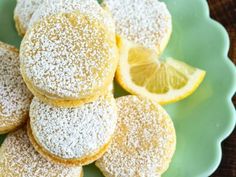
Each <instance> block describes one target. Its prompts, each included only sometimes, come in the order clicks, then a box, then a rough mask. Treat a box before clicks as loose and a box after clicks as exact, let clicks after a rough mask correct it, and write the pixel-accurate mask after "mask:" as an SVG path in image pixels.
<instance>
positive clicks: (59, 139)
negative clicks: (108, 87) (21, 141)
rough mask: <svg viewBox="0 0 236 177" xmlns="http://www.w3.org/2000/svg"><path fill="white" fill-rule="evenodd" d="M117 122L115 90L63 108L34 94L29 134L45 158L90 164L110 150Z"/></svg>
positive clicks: (60, 161) (65, 162)
mask: <svg viewBox="0 0 236 177" xmlns="http://www.w3.org/2000/svg"><path fill="white" fill-rule="evenodd" d="M116 122H117V113H116V103H115V99H114V98H113V95H112V94H111V93H109V94H107V95H106V96H101V97H99V99H98V100H96V101H94V102H91V103H87V104H84V105H81V106H79V107H77V108H59V107H53V106H50V105H47V104H45V103H43V102H41V101H40V100H39V99H38V98H34V99H33V101H32V104H31V107H30V122H29V123H28V135H29V137H30V140H31V142H32V144H33V146H34V147H35V149H36V150H37V151H38V152H39V153H41V154H42V155H43V156H44V157H45V158H47V159H48V160H51V161H53V162H56V163H62V164H65V165H87V164H89V163H92V162H93V161H95V160H97V159H98V158H99V157H101V156H102V154H104V152H105V151H106V150H107V148H108V146H109V144H110V141H111V138H112V136H113V134H114V131H115V127H116Z"/></svg>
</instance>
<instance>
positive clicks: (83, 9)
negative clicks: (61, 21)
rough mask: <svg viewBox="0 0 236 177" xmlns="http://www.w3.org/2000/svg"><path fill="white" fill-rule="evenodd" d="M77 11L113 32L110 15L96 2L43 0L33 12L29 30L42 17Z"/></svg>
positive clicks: (88, 0) (87, 0) (90, 0)
mask: <svg viewBox="0 0 236 177" xmlns="http://www.w3.org/2000/svg"><path fill="white" fill-rule="evenodd" d="M76 10H77V11H79V12H80V13H82V14H86V15H88V17H89V18H91V19H96V20H98V21H100V22H102V23H103V24H104V25H106V26H107V29H109V30H111V31H113V33H114V32H115V24H114V21H113V19H112V18H111V15H110V14H109V13H108V12H106V11H105V10H103V9H102V8H101V6H100V5H99V4H98V2H97V1H96V0H48V1H46V0H44V3H42V4H41V5H40V6H39V8H38V9H37V10H36V11H35V12H34V15H33V16H32V18H31V20H30V24H29V28H30V27H32V26H33V24H34V23H35V22H37V21H38V20H40V19H42V18H43V17H46V16H49V15H54V14H57V13H59V12H61V13H70V12H73V11H76Z"/></svg>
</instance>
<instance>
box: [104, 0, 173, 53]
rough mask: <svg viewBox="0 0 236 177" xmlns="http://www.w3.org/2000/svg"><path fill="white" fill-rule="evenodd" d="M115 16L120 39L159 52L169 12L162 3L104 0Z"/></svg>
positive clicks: (169, 28) (154, 0)
mask: <svg viewBox="0 0 236 177" xmlns="http://www.w3.org/2000/svg"><path fill="white" fill-rule="evenodd" d="M102 5H103V7H104V8H106V9H108V10H109V11H110V12H111V13H112V16H113V18H114V20H115V23H116V32H117V35H118V36H120V37H121V39H124V40H127V42H131V43H134V44H136V45H140V46H143V47H145V48H150V49H153V50H155V51H156V52H157V53H158V54H161V53H162V51H163V50H164V48H165V47H166V45H167V43H168V41H169V38H170V35H171V32H172V20H171V15H170V13H169V11H168V9H167V7H166V5H165V3H163V2H160V1H157V0H143V1H140V0H104V1H103V4H102Z"/></svg>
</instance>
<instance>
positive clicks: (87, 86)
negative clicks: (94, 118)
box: [20, 11, 118, 107]
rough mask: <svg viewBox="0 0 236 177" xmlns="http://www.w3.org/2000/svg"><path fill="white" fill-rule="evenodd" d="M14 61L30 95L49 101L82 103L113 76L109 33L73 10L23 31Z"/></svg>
mask: <svg viewBox="0 0 236 177" xmlns="http://www.w3.org/2000/svg"><path fill="white" fill-rule="evenodd" d="M20 61H21V73H22V75H23V78H24V80H25V82H26V84H27V85H28V88H29V89H30V90H31V91H32V92H33V94H34V95H36V96H38V97H39V98H41V97H44V96H45V97H47V98H48V100H51V101H50V102H51V104H54V105H55V104H56V103H57V102H60V103H61V104H60V106H62V105H63V104H64V105H65V106H68V107H71V102H75V104H76V105H79V104H83V103H86V102H89V101H92V100H95V99H96V98H97V96H98V95H103V94H104V92H105V91H107V89H108V87H109V85H110V84H111V82H112V80H113V78H114V74H115V70H116V67H117V62H118V51H117V47H116V38H115V34H113V33H112V32H110V30H107V28H106V27H105V26H104V25H103V24H101V23H100V22H99V21H97V20H95V19H94V20H92V19H91V18H89V17H88V16H86V15H84V14H81V13H80V12H79V11H76V12H73V13H59V14H56V15H52V16H47V17H45V18H43V19H42V20H40V21H39V22H37V23H35V25H34V26H33V27H32V28H31V29H30V30H28V32H27V34H26V35H25V37H24V39H23V41H22V44H21V50H20ZM39 95H41V97H40V96H39ZM91 98H93V99H91ZM84 100H88V101H85V102H84ZM43 101H44V100H43ZM68 103H69V104H68Z"/></svg>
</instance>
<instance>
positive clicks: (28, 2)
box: [14, 0, 45, 33]
mask: <svg viewBox="0 0 236 177" xmlns="http://www.w3.org/2000/svg"><path fill="white" fill-rule="evenodd" d="M43 1H45V0H17V4H16V7H15V11H14V17H15V19H17V21H18V23H20V24H19V25H20V26H21V27H22V29H21V30H22V31H21V32H20V33H25V32H26V30H27V29H28V26H29V22H30V19H31V17H32V15H33V13H34V12H35V10H36V9H38V7H39V5H40V4H41V3H43Z"/></svg>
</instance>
